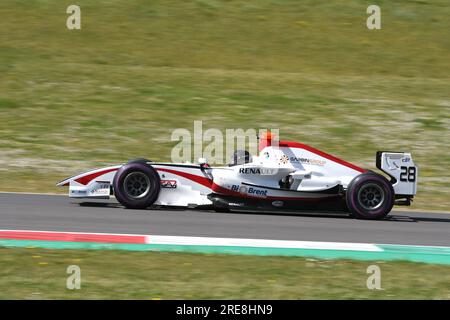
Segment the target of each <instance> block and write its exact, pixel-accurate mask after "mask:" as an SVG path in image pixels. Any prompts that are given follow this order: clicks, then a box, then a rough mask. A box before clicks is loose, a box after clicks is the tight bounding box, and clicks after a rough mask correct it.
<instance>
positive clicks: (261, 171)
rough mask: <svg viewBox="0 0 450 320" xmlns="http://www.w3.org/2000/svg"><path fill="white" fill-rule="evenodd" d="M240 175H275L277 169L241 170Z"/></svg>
mask: <svg viewBox="0 0 450 320" xmlns="http://www.w3.org/2000/svg"><path fill="white" fill-rule="evenodd" d="M239 173H240V174H255V175H273V174H275V173H276V169H272V168H239Z"/></svg>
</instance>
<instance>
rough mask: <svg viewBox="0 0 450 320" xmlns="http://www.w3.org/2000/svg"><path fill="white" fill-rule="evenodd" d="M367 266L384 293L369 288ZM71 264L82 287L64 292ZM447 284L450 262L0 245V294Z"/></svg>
mask: <svg viewBox="0 0 450 320" xmlns="http://www.w3.org/2000/svg"><path fill="white" fill-rule="evenodd" d="M118 261H120V263H118ZM372 264H375V265H377V266H379V268H380V270H381V288H382V290H369V289H367V285H366V283H367V278H368V277H369V276H370V275H371V274H367V267H368V266H369V265H372ZM69 265H77V266H79V267H80V269H81V289H80V290H68V289H66V280H67V277H68V276H69V275H68V274H67V273H66V270H67V267H68V266H69ZM111 266H114V267H111ZM436 275H439V276H438V277H437V276H436ZM449 286H450V274H449V272H448V266H446V265H429V264H423V263H412V262H402V261H373V262H370V261H351V260H315V259H307V258H300V257H268V256H267V257H257V256H242V255H220V254H214V255H205V254H188V253H179V252H177V253H167V252H128V251H114V250H101V251H98V250H51V249H40V248H28V249H24V248H0V288H1V289H2V290H0V299H149V300H150V299H388V300H391V299H430V300H431V299H449V298H450V291H449Z"/></svg>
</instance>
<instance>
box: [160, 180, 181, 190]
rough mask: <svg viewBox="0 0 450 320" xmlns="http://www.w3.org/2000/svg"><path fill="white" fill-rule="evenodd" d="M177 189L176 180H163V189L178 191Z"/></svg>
mask: <svg viewBox="0 0 450 320" xmlns="http://www.w3.org/2000/svg"><path fill="white" fill-rule="evenodd" d="M176 187H177V181H176V180H161V188H167V189H176Z"/></svg>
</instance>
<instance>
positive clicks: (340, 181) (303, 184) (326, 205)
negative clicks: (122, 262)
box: [57, 132, 418, 219]
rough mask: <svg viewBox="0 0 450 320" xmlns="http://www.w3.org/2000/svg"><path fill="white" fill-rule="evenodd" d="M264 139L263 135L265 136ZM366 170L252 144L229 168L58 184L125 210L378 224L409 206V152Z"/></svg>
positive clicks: (131, 167) (143, 170)
mask: <svg viewBox="0 0 450 320" xmlns="http://www.w3.org/2000/svg"><path fill="white" fill-rule="evenodd" d="M269 133H270V132H269ZM376 166H377V168H378V169H380V170H381V171H383V172H384V173H385V174H386V175H387V178H386V177H385V176H384V175H382V174H378V173H375V172H373V171H369V170H365V169H362V168H360V167H358V166H356V165H354V164H351V163H349V162H346V161H344V160H341V159H339V158H336V157H334V156H332V155H330V154H327V153H324V152H322V151H319V150H317V149H315V148H312V147H310V146H308V145H305V144H302V143H297V142H290V141H278V140H275V138H274V137H272V135H271V134H268V135H266V136H265V137H263V138H261V139H259V156H253V157H251V156H250V154H249V153H248V152H247V151H236V152H235V153H234V157H233V160H232V163H231V164H229V165H228V166H222V167H211V166H210V165H208V163H207V162H206V160H205V159H199V163H198V164H190V163H160V162H152V161H149V160H146V159H136V160H132V161H129V162H127V163H125V164H120V165H115V166H110V167H105V168H100V169H96V170H91V171H88V172H85V173H81V174H79V175H76V176H74V177H71V178H68V179H65V180H63V181H61V182H59V183H58V184H57V185H58V186H69V195H70V197H73V198H109V197H110V196H111V195H115V197H116V199H117V200H118V201H119V202H120V203H121V204H122V205H124V206H125V207H126V208H131V209H144V208H149V207H151V206H177V207H180V206H181V207H188V208H194V207H196V208H209V209H214V210H216V211H239V210H241V211H248V210H251V211H282V212H292V211H295V212H297V211H301V210H308V211H310V210H312V209H316V210H317V211H324V210H326V211H330V210H332V211H339V212H346V213H349V214H351V215H352V216H354V217H356V218H361V219H382V218H384V217H385V216H386V215H387V214H388V213H389V212H390V211H391V209H392V207H393V205H394V204H395V205H410V204H411V200H412V198H413V197H414V195H415V194H416V190H417V175H418V169H417V167H416V166H415V165H414V162H413V160H412V157H411V154H410V153H404V152H387V151H378V152H377V153H376Z"/></svg>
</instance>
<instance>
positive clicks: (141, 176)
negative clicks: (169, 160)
mask: <svg viewBox="0 0 450 320" xmlns="http://www.w3.org/2000/svg"><path fill="white" fill-rule="evenodd" d="M113 187H114V195H115V196H116V199H117V200H118V201H119V202H120V203H121V204H122V205H123V206H125V208H128V209H145V208H148V207H149V206H151V205H152V204H153V203H154V202H155V201H156V199H158V195H159V191H160V189H161V181H160V178H159V175H158V173H157V172H156V170H155V169H153V168H152V167H151V166H149V165H147V164H145V163H143V162H130V163H127V164H125V165H123V166H122V167H121V168H120V169H119V170H118V171H117V173H116V175H115V176H114V180H113Z"/></svg>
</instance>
